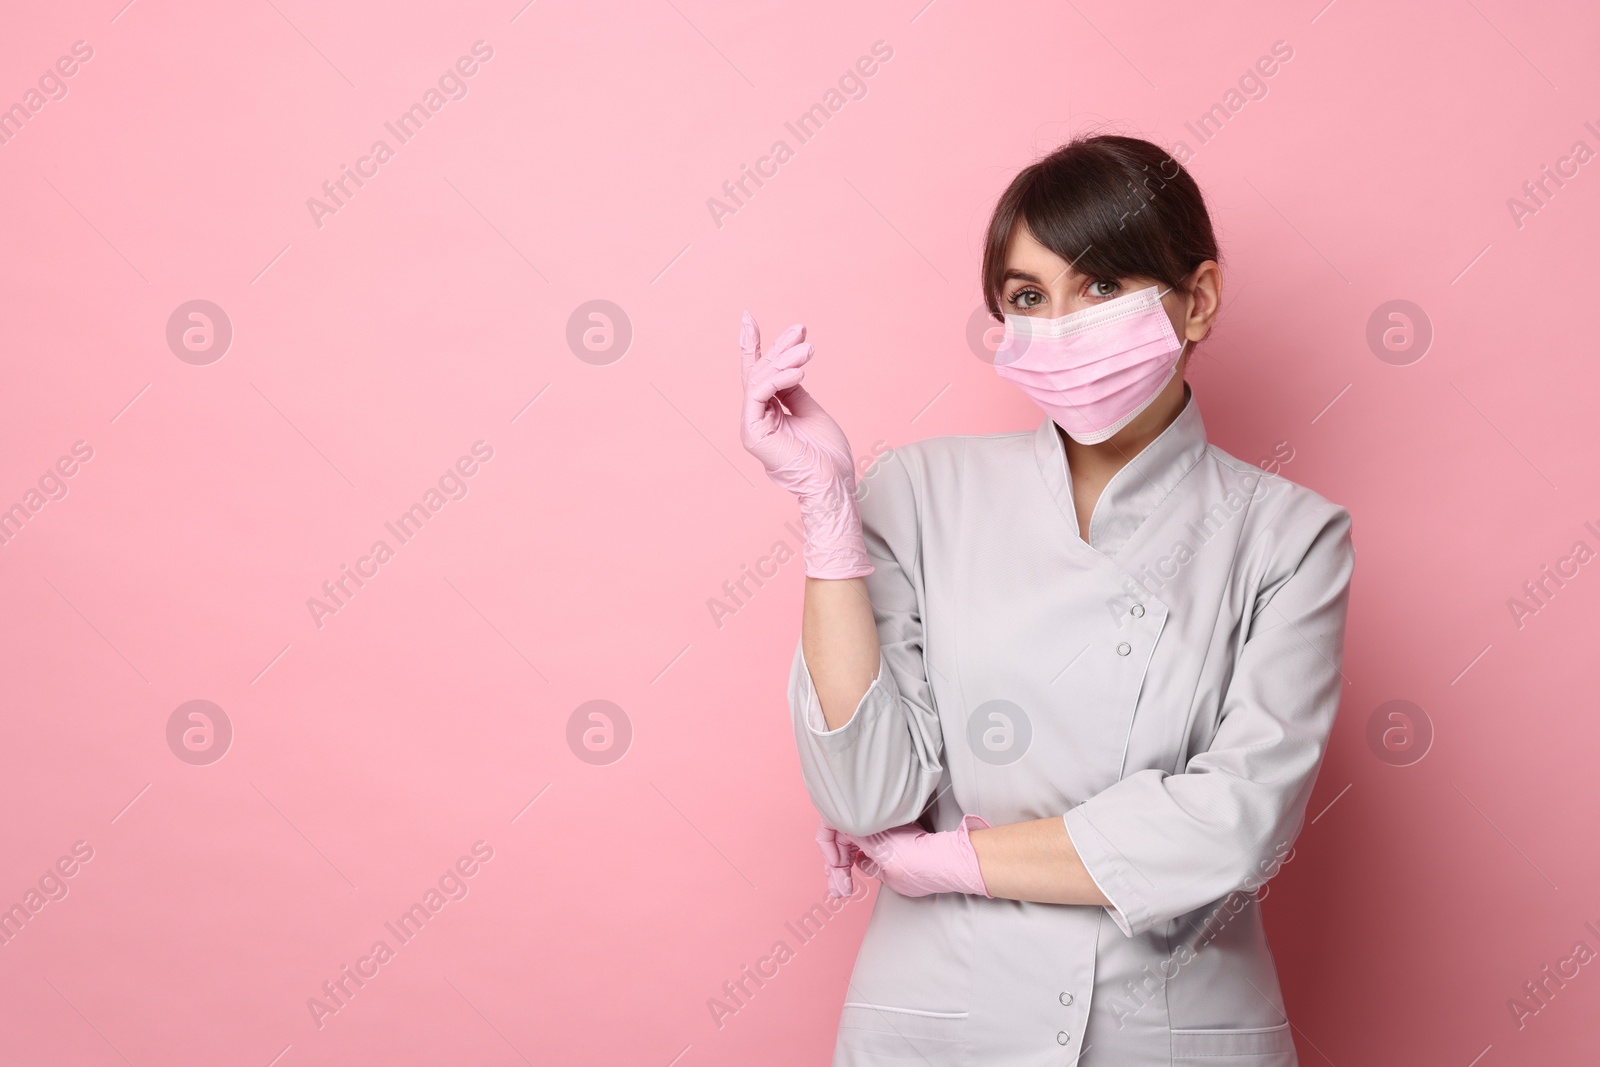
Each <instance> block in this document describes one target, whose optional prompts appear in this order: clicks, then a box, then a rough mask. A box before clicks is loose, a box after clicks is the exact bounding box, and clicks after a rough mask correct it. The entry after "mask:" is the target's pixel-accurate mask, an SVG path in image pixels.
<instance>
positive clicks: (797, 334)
mask: <svg viewBox="0 0 1600 1067" xmlns="http://www.w3.org/2000/svg"><path fill="white" fill-rule="evenodd" d="M805 339H806V324H805V323H803V322H797V323H795V324H794V325H792V326H790V327H789V328H788V329H787V330H784V331H783V332H782V333H780V334H779V335H778V336H777V337H775V338H774V339H773V341H772V343H771V344H769V345H767V350H766V351H765V352H762V353H759V354H758V355H757V357H756V358H757V360H758V361H759V360H762V359H771V358H772V357H773V356H776V355H778V354H780V353H782V352H783V350H784V349H786V348H789V347H791V346H793V345H797V344H799V343H800V342H801V341H804V340H805Z"/></svg>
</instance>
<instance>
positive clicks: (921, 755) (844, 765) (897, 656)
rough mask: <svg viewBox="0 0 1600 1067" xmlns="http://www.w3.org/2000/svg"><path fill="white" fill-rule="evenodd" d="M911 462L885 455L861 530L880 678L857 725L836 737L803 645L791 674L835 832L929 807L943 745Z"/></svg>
mask: <svg viewBox="0 0 1600 1067" xmlns="http://www.w3.org/2000/svg"><path fill="white" fill-rule="evenodd" d="M906 464H907V461H906V459H905V458H904V457H902V456H901V455H900V454H898V453H897V452H894V451H891V452H888V453H886V454H885V455H884V456H883V458H882V459H881V460H879V462H878V464H877V465H876V466H875V467H874V468H873V470H872V472H871V474H870V475H869V476H868V477H867V478H866V479H865V480H864V481H863V483H862V484H863V486H864V495H863V496H862V497H861V498H860V510H861V528H862V534H863V540H864V541H865V543H866V549H867V554H868V555H869V556H870V557H871V558H872V566H873V572H872V573H871V574H869V575H867V576H866V578H865V581H866V585H867V595H868V597H869V598H870V599H871V601H872V614H873V618H874V619H875V620H876V622H877V627H878V642H879V646H880V652H879V656H878V674H877V677H876V678H875V679H874V680H873V682H872V684H871V685H870V686H869V687H868V688H867V691H866V693H865V694H863V695H862V697H861V701H860V703H859V704H857V705H856V710H855V714H854V715H853V716H851V718H850V721H849V722H847V723H845V724H844V725H843V726H841V727H839V728H838V729H837V730H829V729H827V726H826V723H825V721H824V720H823V717H822V707H821V704H820V703H819V701H818V699H817V692H816V689H815V687H814V685H813V683H812V681H811V672H810V669H809V667H807V665H806V661H805V650H804V647H803V644H802V643H801V642H797V643H796V648H795V654H794V662H793V664H792V666H791V669H790V672H789V710H790V713H791V718H792V719H793V721H794V734H795V743H796V745H797V746H798V748H799V751H800V769H801V773H802V775H803V776H804V778H805V784H806V789H807V791H808V792H809V793H810V794H811V800H812V803H813V804H815V805H816V808H817V811H819V812H820V813H821V814H822V816H823V818H824V819H826V820H827V822H828V823H829V825H831V826H833V827H835V828H836V829H839V830H843V831H844V832H845V833H849V834H857V835H865V834H874V833H878V832H880V831H882V830H887V829H889V828H891V827H894V826H902V825H904V824H905V823H908V822H911V821H913V820H915V819H916V818H917V817H918V816H920V815H921V814H922V813H923V811H924V810H925V809H926V808H927V806H928V802H929V800H931V799H932V797H933V793H934V790H935V788H936V787H937V785H938V782H939V778H940V775H941V774H942V772H943V769H944V768H943V765H942V763H941V762H940V761H941V758H942V756H943V750H944V741H943V735H942V734H941V732H940V729H939V716H938V712H937V710H936V709H935V708H934V703H933V691H932V689H931V687H930V686H929V685H928V678H927V673H926V667H925V665H924V661H923V654H922V611H921V596H920V592H921V585H922V579H921V529H920V523H919V520H918V514H917V502H916V498H915V496H914V495H913V493H912V481H911V472H910V471H909V470H908V468H907V465H906Z"/></svg>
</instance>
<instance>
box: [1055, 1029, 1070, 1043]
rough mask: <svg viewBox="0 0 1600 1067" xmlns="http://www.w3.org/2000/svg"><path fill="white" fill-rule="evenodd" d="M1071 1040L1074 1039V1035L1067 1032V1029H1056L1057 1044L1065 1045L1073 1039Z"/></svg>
mask: <svg viewBox="0 0 1600 1067" xmlns="http://www.w3.org/2000/svg"><path fill="white" fill-rule="evenodd" d="M1071 1040H1072V1035H1071V1034H1069V1033H1067V1032H1066V1031H1065V1030H1057V1031H1056V1044H1058V1045H1065V1044H1066V1043H1067V1042H1068V1041H1071Z"/></svg>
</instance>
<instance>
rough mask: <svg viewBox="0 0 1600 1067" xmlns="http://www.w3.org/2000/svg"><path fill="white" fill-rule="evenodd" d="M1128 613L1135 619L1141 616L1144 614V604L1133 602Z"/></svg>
mask: <svg viewBox="0 0 1600 1067" xmlns="http://www.w3.org/2000/svg"><path fill="white" fill-rule="evenodd" d="M1128 614H1130V615H1132V616H1133V617H1134V618H1136V619H1138V618H1142V617H1143V616H1144V605H1143V604H1135V605H1134V606H1133V607H1131V608H1129V609H1128Z"/></svg>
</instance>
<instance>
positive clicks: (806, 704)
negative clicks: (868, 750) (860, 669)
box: [795, 648, 887, 750]
mask: <svg viewBox="0 0 1600 1067" xmlns="http://www.w3.org/2000/svg"><path fill="white" fill-rule="evenodd" d="M795 654H796V657H797V658H798V659H799V661H800V663H799V668H798V670H797V671H796V672H795V680H796V683H797V686H796V693H795V695H796V698H797V699H798V700H799V701H800V703H801V705H802V711H801V719H802V721H803V722H804V723H805V726H806V731H807V732H808V733H809V734H810V735H811V737H812V739H813V744H816V745H818V746H819V747H821V748H822V749H823V750H828V749H835V750H836V749H839V748H847V747H849V745H850V744H851V743H852V742H853V741H854V740H855V738H856V735H858V734H859V733H860V732H861V731H862V729H863V726H862V723H863V722H864V721H865V720H866V719H868V718H869V717H870V716H871V714H872V712H871V709H872V707H873V705H874V704H878V703H882V702H883V692H884V686H883V678H884V673H883V672H884V668H885V667H886V666H887V663H886V662H885V659H884V655H883V652H882V651H881V650H880V651H879V652H878V673H877V674H875V675H874V676H873V678H872V684H871V685H869V686H867V691H866V692H865V693H863V694H861V699H860V700H859V701H857V703H856V708H855V711H854V713H852V714H851V716H850V721H849V722H847V723H845V724H844V725H843V726H841V727H839V728H838V729H836V730H830V729H828V723H827V720H826V719H824V718H823V717H822V702H821V701H820V700H819V699H818V698H817V689H816V686H815V685H813V684H812V681H811V668H810V667H808V666H807V665H806V654H805V649H804V648H800V649H797V650H796V653H795Z"/></svg>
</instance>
